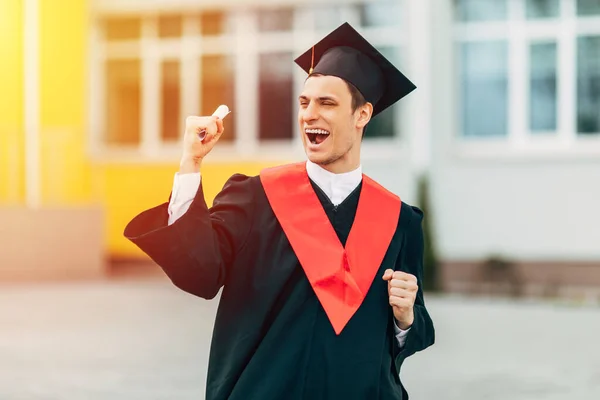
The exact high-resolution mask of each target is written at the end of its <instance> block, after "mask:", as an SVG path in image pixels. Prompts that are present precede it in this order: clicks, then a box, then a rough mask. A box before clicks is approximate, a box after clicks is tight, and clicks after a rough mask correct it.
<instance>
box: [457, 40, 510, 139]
mask: <svg viewBox="0 0 600 400" xmlns="http://www.w3.org/2000/svg"><path fill="white" fill-rule="evenodd" d="M461 82H462V110H463V112H462V116H463V118H462V125H463V132H464V135H465V136H478V137H487V136H505V135H506V134H507V119H508V118H507V113H508V65H507V44H506V42H505V41H497V42H472V43H463V44H462V45H461Z"/></svg>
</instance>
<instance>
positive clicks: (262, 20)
mask: <svg viewBox="0 0 600 400" xmlns="http://www.w3.org/2000/svg"><path fill="white" fill-rule="evenodd" d="M293 22H294V11H293V10H292V9H291V8H281V9H267V10H261V11H259V12H258V30H259V31H260V32H277V31H290V30H292V26H293Z"/></svg>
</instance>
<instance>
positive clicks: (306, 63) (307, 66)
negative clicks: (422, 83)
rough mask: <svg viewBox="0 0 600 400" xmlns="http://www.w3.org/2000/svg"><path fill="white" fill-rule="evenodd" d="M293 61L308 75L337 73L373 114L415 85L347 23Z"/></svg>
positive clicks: (407, 92)
mask: <svg viewBox="0 0 600 400" xmlns="http://www.w3.org/2000/svg"><path fill="white" fill-rule="evenodd" d="M295 62H296V64H298V65H299V66H300V67H301V68H302V69H303V70H305V71H306V72H307V73H308V74H322V75H332V76H337V77H338V78H342V79H344V80H345V81H347V82H349V83H351V84H352V85H354V86H355V87H356V88H357V89H358V91H359V92H360V93H361V94H362V95H363V96H364V97H365V100H367V101H368V102H369V103H371V104H373V115H372V116H373V117H374V116H375V115H377V114H379V113H380V112H382V111H383V110H385V109H386V108H388V107H389V106H391V105H392V104H394V103H395V102H397V101H398V100H400V99H401V98H403V97H404V96H406V95H407V94H409V93H410V92H412V91H413V90H414V89H415V88H416V86H415V85H414V84H413V83H412V82H411V81H410V80H408V78H407V77H406V76H404V74H402V73H401V72H400V71H398V69H397V68H396V67H394V65H393V64H392V63H391V62H389V61H388V60H387V59H386V58H385V57H384V56H383V55H382V54H381V53H380V52H379V51H377V49H375V47H373V45H371V43H369V42H368V41H367V40H366V39H365V38H364V37H362V36H361V35H360V34H359V33H358V32H357V31H356V30H355V29H354V28H353V27H352V26H351V25H350V24H349V23H347V22H346V23H344V24H342V25H340V26H339V27H338V28H337V29H335V30H334V31H333V32H331V33H330V34H329V35H327V36H325V37H324V38H323V39H321V41H320V42H319V43H317V44H315V45H314V46H313V47H312V48H311V49H310V50H308V51H306V52H305V53H304V54H302V55H301V56H299V57H298V58H296V60H295Z"/></svg>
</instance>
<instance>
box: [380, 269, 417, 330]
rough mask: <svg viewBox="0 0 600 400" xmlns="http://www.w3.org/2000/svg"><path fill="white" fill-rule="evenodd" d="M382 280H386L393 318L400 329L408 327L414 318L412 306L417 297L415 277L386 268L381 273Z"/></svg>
mask: <svg viewBox="0 0 600 400" xmlns="http://www.w3.org/2000/svg"><path fill="white" fill-rule="evenodd" d="M383 280H384V281H387V282H388V295H389V298H390V305H391V306H392V309H393V311H394V318H396V321H397V323H398V327H399V328H400V329H402V330H406V329H408V328H410V327H411V326H412V324H413V321H414V320H415V314H414V311H413V306H414V305H415V298H416V297H417V290H418V289H419V286H418V285H417V277H416V276H414V275H411V274H407V273H406V272H402V271H394V270H392V269H388V270H386V271H385V273H384V274H383Z"/></svg>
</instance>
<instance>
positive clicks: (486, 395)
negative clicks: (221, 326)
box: [0, 280, 600, 400]
mask: <svg viewBox="0 0 600 400" xmlns="http://www.w3.org/2000/svg"><path fill="white" fill-rule="evenodd" d="M215 307H216V302H215V301H211V302H206V301H204V300H200V299H195V298H193V297H192V296H189V295H186V294H185V293H182V292H180V291H178V290H177V289H175V288H173V287H172V286H171V285H170V284H168V283H166V282H164V281H157V280H152V281H136V282H131V281H129V282H123V281H121V282H110V283H85V284H46V285H19V286H0V400H30V399H35V400H38V399H39V400H50V399H52V400H71V399H76V400H80V399H81V400H97V399H102V400H105V399H119V400H121V399H122V400H138V399H139V400H141V399H144V400H153V399H169V400H170V399H182V400H187V399H195V400H196V399H203V398H204V383H205V374H206V361H207V352H208V344H209V338H210V331H211V328H212V320H213V316H214V312H215ZM428 307H429V309H430V312H431V314H432V316H433V318H434V321H435V323H436V329H437V342H436V344H435V346H434V347H432V348H431V349H429V350H427V351H426V352H424V353H422V354H417V355H415V356H413V357H412V358H411V359H409V360H408V361H407V362H406V363H405V365H404V367H403V372H402V378H403V380H404V382H405V384H406V386H407V387H408V390H409V392H410V393H411V394H412V396H411V399H415V400H419V399H423V400H445V399H447V400H458V399H461V400H482V399H489V400H496V399H498V400H500V399H511V400H537V399H540V400H541V399H544V400H558V399H569V400H579V399H581V400H584V399H586V400H588V399H589V400H592V399H594V400H595V399H600V308H599V307H582V308H580V307H572V306H566V305H552V304H548V303H541V302H526V303H514V302H509V301H498V300H496V301H491V300H481V299H479V300H474V299H470V300H468V299H461V298H451V297H439V298H433V297H430V298H429V299H428Z"/></svg>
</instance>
